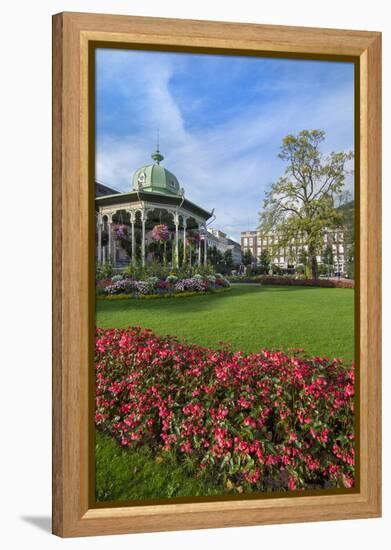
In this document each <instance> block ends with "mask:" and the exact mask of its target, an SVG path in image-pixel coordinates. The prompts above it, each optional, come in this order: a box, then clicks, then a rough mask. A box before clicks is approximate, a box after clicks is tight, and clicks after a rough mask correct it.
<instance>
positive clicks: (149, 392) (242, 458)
mask: <svg viewBox="0 0 391 550" xmlns="http://www.w3.org/2000/svg"><path fill="white" fill-rule="evenodd" d="M95 367H96V414H95V422H96V425H97V427H98V429H100V430H102V431H104V432H106V433H109V434H111V435H112V436H113V437H114V438H115V439H116V440H117V441H118V442H119V444H120V445H122V447H124V448H132V447H137V446H143V445H147V446H148V447H149V448H150V450H151V451H152V452H153V453H156V455H158V453H159V454H160V453H162V452H164V451H171V452H175V453H176V454H177V458H178V460H179V461H181V460H185V459H186V458H191V459H192V461H193V462H194V463H195V464H197V465H198V468H201V469H202V470H203V471H204V473H205V475H206V476H211V479H213V480H214V481H221V483H222V484H224V485H225V487H228V488H233V489H235V488H240V490H243V489H246V490H256V491H281V490H282V491H285V490H295V489H297V490H299V489H311V488H314V489H317V488H325V487H352V486H353V485H354V364H351V365H347V366H346V365H344V364H343V363H342V362H341V361H340V360H338V359H328V358H321V357H311V358H307V357H305V356H304V355H303V354H302V353H301V351H300V350H296V351H294V352H293V351H292V353H283V352H277V351H268V350H262V351H260V352H259V353H251V354H244V353H242V352H233V351H231V350H230V349H229V348H228V347H227V346H223V345H222V347H221V349H218V350H216V349H208V348H203V347H200V346H197V345H189V344H186V343H181V342H179V341H178V340H177V339H176V338H174V337H169V336H167V337H158V336H156V335H154V334H153V333H152V331H150V330H148V329H141V328H140V327H134V328H128V329H125V330H123V329H108V330H104V329H97V333H96V361H95Z"/></svg>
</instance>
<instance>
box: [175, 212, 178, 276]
mask: <svg viewBox="0 0 391 550" xmlns="http://www.w3.org/2000/svg"><path fill="white" fill-rule="evenodd" d="M174 222H175V267H179V232H178V230H179V216H178V214H175V217H174Z"/></svg>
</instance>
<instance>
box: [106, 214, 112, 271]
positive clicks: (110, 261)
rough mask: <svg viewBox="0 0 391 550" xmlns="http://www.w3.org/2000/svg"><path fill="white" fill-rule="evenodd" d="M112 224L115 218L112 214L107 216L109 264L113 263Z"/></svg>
mask: <svg viewBox="0 0 391 550" xmlns="http://www.w3.org/2000/svg"><path fill="white" fill-rule="evenodd" d="M112 223H113V218H112V214H108V215H107V231H108V233H109V253H108V261H109V263H110V264H111V263H113V257H112V256H113V233H112Z"/></svg>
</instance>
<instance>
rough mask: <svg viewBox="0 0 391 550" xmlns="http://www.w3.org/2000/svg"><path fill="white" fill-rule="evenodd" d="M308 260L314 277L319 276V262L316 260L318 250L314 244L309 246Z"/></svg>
mask: <svg viewBox="0 0 391 550" xmlns="http://www.w3.org/2000/svg"><path fill="white" fill-rule="evenodd" d="M308 260H309V264H310V266H311V275H312V278H313V279H317V278H318V262H317V261H316V251H315V248H314V247H313V246H312V245H309V247H308Z"/></svg>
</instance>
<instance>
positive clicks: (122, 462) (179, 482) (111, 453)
mask: <svg viewBox="0 0 391 550" xmlns="http://www.w3.org/2000/svg"><path fill="white" fill-rule="evenodd" d="M95 448H96V466H95V467H96V500H97V501H98V502H110V501H125V500H139V499H157V498H172V497H189V496H211V495H221V494H222V493H230V492H235V491H229V490H227V488H226V487H224V485H221V484H216V483H215V482H214V481H213V480H212V479H210V478H207V477H206V474H205V473H204V472H203V471H202V470H200V468H199V467H198V465H197V464H196V463H193V462H192V461H191V460H190V459H188V460H185V461H181V462H179V461H178V459H177V458H176V456H175V455H174V454H173V453H170V452H165V453H162V454H161V455H157V456H155V457H154V456H152V453H151V451H150V449H149V448H148V447H147V446H146V445H145V446H143V447H139V448H132V449H123V448H122V447H120V445H119V444H118V443H117V441H115V439H113V438H112V437H111V436H109V435H105V434H102V433H101V432H99V431H98V430H96V440H95Z"/></svg>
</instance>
